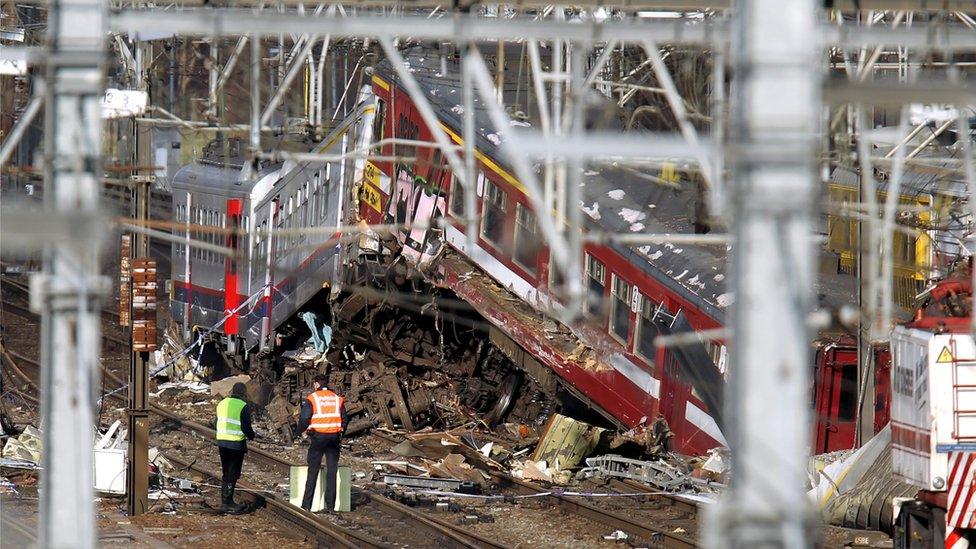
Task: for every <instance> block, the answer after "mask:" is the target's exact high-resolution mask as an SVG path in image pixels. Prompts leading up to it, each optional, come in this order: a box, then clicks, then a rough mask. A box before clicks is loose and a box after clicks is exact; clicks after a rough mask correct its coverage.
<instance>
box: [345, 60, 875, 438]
mask: <svg viewBox="0 0 976 549" xmlns="http://www.w3.org/2000/svg"><path fill="white" fill-rule="evenodd" d="M403 54H404V57H405V59H406V61H407V63H408V64H409V70H410V72H411V73H412V74H413V76H414V77H415V78H416V79H417V81H418V82H419V83H420V85H421V86H422V87H423V88H424V89H425V91H427V92H428V93H429V96H428V98H429V100H430V102H431V104H432V106H433V107H434V109H435V112H436V113H437V116H438V119H439V124H440V126H441V128H442V129H443V130H444V131H445V132H446V133H447V134H448V135H449V136H450V137H451V139H452V140H453V141H454V143H456V144H457V145H459V146H460V145H462V143H463V141H462V139H461V137H460V135H461V133H462V132H461V115H462V113H463V108H462V107H461V105H460V102H461V87H460V83H459V78H458V74H459V67H458V63H457V60H456V59H451V58H450V56H447V57H442V56H441V55H440V54H439V53H437V52H435V51H431V50H425V49H423V48H410V49H407V50H405V51H404V52H403ZM513 81H514V78H513ZM372 82H373V91H374V93H375V94H376V97H377V106H376V116H375V118H374V126H373V140H374V141H379V140H381V139H384V138H390V137H395V138H398V139H402V140H410V141H411V142H415V141H416V140H420V141H427V142H431V143H433V141H434V139H433V137H432V135H431V132H430V130H429V128H428V127H427V126H426V124H425V123H424V122H423V120H422V119H421V117H420V116H419V114H418V112H417V109H416V107H415V105H414V102H413V101H412V99H411V98H410V97H409V96H408V94H407V93H406V92H405V91H404V90H403V88H402V87H401V85H400V84H399V78H398V76H397V74H396V71H394V70H393V67H392V66H390V65H389V62H388V61H384V62H381V63H380V64H379V65H378V66H377V67H376V69H375V72H374V75H373V80H372ZM509 91H513V90H506V93H508V92H509ZM476 105H477V104H476ZM475 110H476V113H475V123H476V125H477V126H478V129H479V131H478V132H477V142H476V143H475V155H476V157H477V166H476V168H477V197H476V203H477V211H478V213H479V219H480V222H479V227H478V231H477V239H476V241H475V242H474V245H473V246H470V245H469V244H468V241H467V238H466V236H465V234H464V233H465V227H464V224H463V219H464V212H463V203H464V200H463V189H462V188H461V187H460V185H458V184H457V183H456V181H455V180H454V179H453V177H452V173H451V170H450V168H449V167H448V166H447V165H446V162H445V161H444V159H443V157H442V155H441V153H440V151H439V150H437V149H436V147H433V146H431V147H416V146H413V145H409V144H408V145H397V144H395V143H394V144H388V145H386V146H384V147H381V148H377V149H376V154H377V155H380V156H382V157H383V158H382V159H377V160H376V161H372V162H369V163H368V164H367V165H366V167H365V170H364V180H363V181H362V183H361V190H360V200H361V202H360V203H361V208H360V214H361V216H362V218H364V219H366V220H367V221H368V222H370V223H390V222H396V223H410V222H426V223H428V224H429V225H431V226H432V228H431V229H427V230H418V229H410V230H405V231H402V232H401V233H400V234H399V240H400V242H401V243H402V244H403V250H404V256H405V257H407V258H408V260H412V261H413V262H414V263H419V264H421V266H422V267H424V268H426V267H427V265H426V262H427V261H428V260H430V259H431V258H433V257H434V256H435V255H437V254H439V256H438V261H437V262H436V267H435V268H436V275H435V276H434V277H433V278H434V279H435V280H437V281H438V282H439V283H440V284H442V285H444V286H446V287H448V288H449V289H450V290H452V291H453V292H454V293H456V294H457V295H458V296H459V297H460V298H462V299H464V300H465V301H467V302H468V303H470V304H471V305H472V306H473V307H474V308H475V309H476V310H478V312H479V313H480V314H481V315H482V316H484V317H485V318H487V319H488V320H489V321H490V322H491V323H492V324H493V325H494V329H496V330H499V331H501V332H503V333H504V334H505V335H506V336H507V337H508V338H509V339H510V340H512V341H514V342H515V343H516V344H517V345H518V346H519V347H521V349H523V350H524V351H526V352H527V353H528V354H529V355H531V356H532V357H534V358H535V359H536V360H537V361H538V362H540V363H542V365H543V366H545V367H546V368H548V369H549V370H551V371H552V372H555V373H556V374H557V375H558V378H559V381H560V383H561V384H562V385H563V386H564V387H566V388H568V389H569V390H570V391H571V392H572V393H573V394H574V395H576V396H577V397H579V398H581V399H582V400H584V401H585V402H587V403H588V404H589V405H590V406H591V407H592V408H593V409H595V410H598V411H600V412H601V413H602V414H603V415H604V416H605V417H606V418H607V419H609V420H610V421H612V422H613V423H615V424H617V425H618V426H620V427H623V428H632V427H636V426H639V425H647V424H649V423H650V422H652V421H654V420H655V419H656V418H657V417H659V416H662V417H664V418H665V419H666V420H667V421H668V423H669V425H670V427H671V429H672V431H673V433H674V437H673V440H672V442H673V446H674V448H675V449H677V450H679V451H683V452H688V453H701V452H704V451H706V450H708V449H709V448H712V447H715V446H718V445H722V444H725V439H724V437H723V435H722V431H721V429H720V421H716V419H717V418H718V417H719V415H720V413H721V392H722V389H723V388H724V375H725V360H726V349H725V346H724V345H723V344H722V342H720V341H714V342H713V341H702V342H701V344H700V345H697V346H691V347H692V348H690V349H689V348H685V349H678V350H674V349H665V348H659V347H656V346H655V345H654V339H655V338H656V337H657V336H658V335H659V334H661V333H666V332H667V331H669V330H677V329H679V328H678V325H679V324H682V325H683V329H690V330H708V329H713V328H719V327H721V326H722V325H723V323H724V321H725V313H726V307H727V306H728V304H729V303H730V302H731V296H730V294H728V293H727V292H726V288H725V284H726V281H725V269H726V262H727V261H726V260H727V253H728V250H727V249H725V247H724V246H723V247H718V248H716V247H696V246H673V245H670V244H665V245H657V246H633V247H632V246H627V245H620V244H614V243H611V244H605V245H604V244H587V245H586V247H585V250H584V251H585V255H584V264H583V265H581V266H580V267H581V269H583V271H584V284H585V285H586V286H587V289H588V290H589V295H590V298H591V299H590V300H589V303H590V306H589V310H588V311H587V314H586V315H585V316H584V319H583V320H582V321H579V322H576V323H574V324H573V325H572V326H567V327H565V328H566V330H568V331H569V332H570V335H569V336H568V337H555V336H553V334H551V333H548V332H546V331H545V330H543V329H540V319H544V318H545V317H546V312H547V311H551V309H552V308H559V307H561V306H562V302H561V298H560V291H559V280H558V276H557V275H556V273H554V272H553V269H552V268H551V263H550V257H549V250H548V248H547V247H546V245H545V243H544V241H543V239H542V238H541V233H540V231H539V229H538V227H537V224H536V212H534V211H533V209H532V207H531V206H530V202H529V199H528V197H527V193H526V189H525V187H524V186H523V185H522V183H521V182H520V181H518V179H517V178H516V177H515V176H514V175H513V174H512V172H511V171H510V170H509V168H508V167H507V166H506V162H505V160H504V159H503V158H502V156H501V154H500V149H499V147H498V144H499V142H500V141H501V140H503V139H504V138H505V136H504V132H503V131H497V130H493V129H491V126H490V124H489V122H488V120H487V115H486V113H485V112H484V110H483V109H482V108H480V107H477V106H476V109H475ZM403 157H412V158H415V159H416V160H415V161H414V162H410V163H400V162H392V161H386V160H385V159H388V158H403ZM666 172H668V170H663V171H662V173H653V174H649V173H644V172H640V171H638V170H636V169H631V168H629V167H625V166H624V167H621V166H587V168H586V172H585V173H584V178H583V183H584V187H583V190H582V194H583V203H582V204H581V207H582V209H583V211H584V212H585V214H586V221H587V224H586V230H587V231H596V232H607V233H628V232H637V233H640V232H649V233H691V232H694V231H695V230H696V228H698V227H696V218H695V215H694V211H695V209H696V206H697V205H696V203H695V200H696V195H695V191H694V187H693V186H692V185H689V184H688V182H687V181H684V182H683V183H684V184H680V185H655V184H653V183H650V182H649V181H653V180H656V179H660V178H671V180H670V182H671V183H682V182H681V180H680V178H681V175H680V174H675V173H674V171H673V170H671V171H670V172H668V173H666ZM675 187H680V189H679V190H675ZM438 219H444V220H445V221H446V223H444V227H445V228H444V229H443V230H440V229H437V228H436V223H433V222H434V221H436V220H438ZM442 248H443V250H442ZM472 272H479V273H480V274H482V275H486V276H487V277H489V278H490V280H491V282H490V283H481V282H479V280H480V279H477V278H472ZM823 287H824V290H823V291H822V293H823V294H824V295H825V296H827V299H829V298H830V296H831V295H832V294H843V297H844V298H849V296H850V294H851V292H846V293H845V291H844V285H843V284H840V283H838V281H836V280H830V281H827V282H825V283H824V284H823ZM513 298H515V299H513ZM838 299H840V298H838ZM603 304H607V305H603ZM831 349H832V350H833V351H834V354H835V355H837V356H840V355H839V354H838V353H836V351H837V347H836V346H835V347H832V348H831ZM828 351H829V350H828ZM817 352H818V351H817V350H814V349H812V350H811V370H813V368H814V367H815V366H814V365H815V364H816V365H819V366H822V368H821V369H822V371H818V373H817V378H818V380H820V381H822V382H823V384H824V386H825V387H826V389H825V390H822V391H818V392H817V395H816V398H817V402H818V405H819V406H822V407H823V410H821V413H823V414H826V415H824V416H823V417H822V419H823V422H822V424H821V426H822V427H823V428H827V429H833V431H832V432H834V433H837V432H838V425H842V426H843V427H844V429H846V430H845V431H844V434H845V435H847V434H849V437H843V438H841V437H837V436H834V437H830V438H829V440H828V438H827V437H816V436H815V437H814V439H813V442H814V443H815V444H819V446H817V447H815V448H814V450H815V451H829V450H835V449H840V448H843V447H848V448H849V447H851V445H852V443H853V436H854V435H853V433H854V430H853V426H852V421H853V417H854V412H855V410H854V407H855V403H856V396H855V395H856V391H857V384H856V381H854V382H851V375H850V374H851V373H852V372H853V373H855V376H856V353H855V352H851V353H848V354H850V359H851V360H852V361H853V362H852V363H845V364H841V363H839V362H837V361H836V360H833V361H832V360H826V359H822V360H817V359H814V356H815V353H817ZM844 356H846V355H844ZM693 381H694V383H693ZM844 407H846V408H848V409H842V408H844ZM848 428H849V429H848Z"/></svg>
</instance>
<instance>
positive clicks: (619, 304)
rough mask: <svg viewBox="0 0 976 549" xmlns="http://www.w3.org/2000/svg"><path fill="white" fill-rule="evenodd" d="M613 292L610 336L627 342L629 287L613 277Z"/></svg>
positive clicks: (628, 330)
mask: <svg viewBox="0 0 976 549" xmlns="http://www.w3.org/2000/svg"><path fill="white" fill-rule="evenodd" d="M612 289H613V291H612V299H611V301H610V334H611V335H613V336H614V337H615V338H617V339H618V340H620V342H621V343H626V342H627V335H628V334H629V333H630V291H631V286H630V284H627V283H626V282H624V281H623V280H622V279H621V278H619V277H617V276H616V275H614V276H613V288H612Z"/></svg>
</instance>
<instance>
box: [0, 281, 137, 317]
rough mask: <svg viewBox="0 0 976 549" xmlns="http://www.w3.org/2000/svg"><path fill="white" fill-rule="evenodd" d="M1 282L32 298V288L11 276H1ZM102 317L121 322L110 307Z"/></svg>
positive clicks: (106, 308) (103, 309)
mask: <svg viewBox="0 0 976 549" xmlns="http://www.w3.org/2000/svg"><path fill="white" fill-rule="evenodd" d="M0 281H2V285H3V286H10V287H12V288H16V289H17V291H19V292H21V293H23V294H25V295H27V296H30V287H29V286H27V285H26V284H24V283H23V282H20V281H17V280H14V279H13V278H12V277H11V276H10V275H0ZM102 316H103V317H105V319H106V320H115V321H116V322H118V320H119V313H117V312H115V311H113V310H111V309H109V308H108V307H103V308H102Z"/></svg>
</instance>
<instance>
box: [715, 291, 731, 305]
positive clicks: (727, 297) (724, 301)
mask: <svg viewBox="0 0 976 549" xmlns="http://www.w3.org/2000/svg"><path fill="white" fill-rule="evenodd" d="M733 301H735V295H733V294H732V293H731V292H728V293H724V294H722V295H720V296H718V297H717V298H715V302H716V303H717V304H718V306H719V307H722V308H723V309H724V308H725V307H728V306H729V305H731V304H732V302H733Z"/></svg>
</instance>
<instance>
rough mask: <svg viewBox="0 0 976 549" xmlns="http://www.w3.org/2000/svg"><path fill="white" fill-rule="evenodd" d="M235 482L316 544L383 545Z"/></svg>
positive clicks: (187, 464) (184, 463) (194, 466)
mask: <svg viewBox="0 0 976 549" xmlns="http://www.w3.org/2000/svg"><path fill="white" fill-rule="evenodd" d="M163 455H165V456H166V459H168V460H169V461H171V462H173V463H176V464H177V465H179V466H181V467H183V468H185V469H189V470H192V471H194V472H196V473H199V474H201V475H204V476H206V477H209V478H212V479H219V478H220V475H219V474H217V473H215V472H213V471H210V470H208V469H206V468H204V467H201V466H200V465H199V464H198V463H197V462H196V461H192V462H191V461H186V460H185V459H183V458H180V457H176V456H175V455H173V454H172V453H165V452H164V453H163ZM237 486H238V489H239V492H238V493H240V494H241V496H242V497H243V498H245V499H248V500H250V501H251V502H252V503H254V504H256V505H257V507H258V508H262V507H263V508H264V509H266V510H267V511H268V512H269V513H271V514H272V515H273V516H274V517H275V518H278V519H281V520H284V521H287V522H289V523H291V524H293V525H294V526H295V527H296V528H298V529H299V530H301V531H302V532H304V533H305V535H306V536H307V537H308V538H309V539H312V540H314V541H315V542H316V546H319V545H325V546H327V547H335V546H339V547H349V548H350V549H352V548H357V547H376V548H381V547H385V546H384V545H380V544H378V543H376V542H375V541H374V540H371V539H369V538H367V537H366V536H363V535H362V534H360V533H358V532H354V531H352V530H348V529H346V528H343V527H341V526H339V525H337V524H333V523H331V522H329V521H327V520H323V519H322V518H320V517H317V516H315V515H314V514H313V513H310V512H308V511H306V510H304V509H302V508H301V507H296V506H294V505H292V504H290V503H288V502H285V501H282V500H281V499H279V498H277V497H275V496H273V495H271V494H268V493H267V492H266V491H264V490H260V489H258V488H257V487H256V486H252V485H250V484H248V483H247V482H244V481H241V480H239V481H237Z"/></svg>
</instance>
